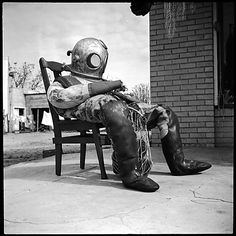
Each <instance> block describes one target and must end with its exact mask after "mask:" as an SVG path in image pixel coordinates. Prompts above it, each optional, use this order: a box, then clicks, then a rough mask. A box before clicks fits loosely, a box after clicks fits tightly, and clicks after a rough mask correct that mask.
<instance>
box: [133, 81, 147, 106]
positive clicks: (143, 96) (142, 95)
mask: <svg viewBox="0 0 236 236" xmlns="http://www.w3.org/2000/svg"><path fill="white" fill-rule="evenodd" d="M131 94H132V95H133V96H134V97H135V98H137V99H138V100H140V101H141V102H145V103H148V104H149V103H150V102H151V99H150V88H149V84H144V83H141V84H137V85H135V86H134V87H133V89H132V92H131Z"/></svg>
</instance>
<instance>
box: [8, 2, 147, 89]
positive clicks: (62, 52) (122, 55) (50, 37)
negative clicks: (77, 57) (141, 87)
mask: <svg viewBox="0 0 236 236" xmlns="http://www.w3.org/2000/svg"><path fill="white" fill-rule="evenodd" d="M87 37H94V38H97V39H101V40H102V41H103V42H104V43H105V44H106V45H107V47H108V53H109V57H108V63H107V67H106V70H105V73H104V77H105V78H109V79H112V80H115V79H121V80H122V81H123V83H124V84H125V85H126V86H127V87H128V89H132V87H133V86H135V85H136V84H139V83H149V80H150V66H149V14H147V15H145V16H136V15H134V14H133V13H132V12H131V10H130V3H124V2H123V3H118V2H116V3H112V2H111V3H101V2H97V3H89V2H87V3H86V2H84V3H43V2H42V3H33V2H32V3H26V2H25V3H23V2H20V3H17V2H15V3H12V2H11V3H10V2H8V3H7V2H5V3H3V56H4V58H9V61H10V63H11V64H13V63H14V62H17V64H18V65H21V64H23V62H27V63H29V64H31V63H32V64H35V67H36V69H39V65H38V61H39V58H40V57H44V58H45V59H46V60H49V61H58V62H61V63H62V62H65V63H66V64H70V63H71V57H69V56H67V55H66V52H67V51H68V50H72V49H73V47H74V45H75V44H76V42H77V41H79V40H80V39H82V38H87Z"/></svg>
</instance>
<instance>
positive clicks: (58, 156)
mask: <svg viewBox="0 0 236 236" xmlns="http://www.w3.org/2000/svg"><path fill="white" fill-rule="evenodd" d="M55 149H56V155H55V162H56V175H57V176H61V159H62V144H55Z"/></svg>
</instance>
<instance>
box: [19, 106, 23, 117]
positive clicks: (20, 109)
mask: <svg viewBox="0 0 236 236" xmlns="http://www.w3.org/2000/svg"><path fill="white" fill-rule="evenodd" d="M23 115H24V108H19V116H23Z"/></svg>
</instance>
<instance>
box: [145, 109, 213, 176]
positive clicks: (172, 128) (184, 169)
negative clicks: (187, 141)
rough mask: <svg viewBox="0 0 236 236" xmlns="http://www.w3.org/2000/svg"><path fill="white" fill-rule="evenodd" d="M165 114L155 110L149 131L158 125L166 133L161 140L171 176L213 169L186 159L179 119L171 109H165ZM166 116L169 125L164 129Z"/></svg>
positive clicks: (206, 164)
mask: <svg viewBox="0 0 236 236" xmlns="http://www.w3.org/2000/svg"><path fill="white" fill-rule="evenodd" d="M165 112H166V114H167V115H166V114H164V115H163V114H162V113H163V112H162V113H160V112H158V111H157V110H154V111H153V112H152V113H151V115H150V119H149V120H148V122H147V126H148V129H151V128H154V127H155V126H156V125H157V126H158V127H159V129H160V130H161V132H163V133H164V135H163V136H164V137H162V138H161V143H162V150H163V153H164V156H165V159H166V162H167V165H168V167H169V169H170V171H171V174H172V175H191V174H197V173H199V172H201V171H204V170H207V169H209V168H211V164H209V163H207V162H202V161H195V160H187V159H185V157H184V153H183V149H182V141H181V137H180V133H179V121H178V117H177V115H176V114H175V113H174V112H173V111H172V110H171V109H170V108H169V107H167V108H166V109H165ZM165 116H166V118H167V119H166V123H167V124H166V126H165V128H163V127H164V126H163V124H164V122H163V121H164V119H163V117H165ZM158 124H159V125H158ZM160 124H161V125H160Z"/></svg>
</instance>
